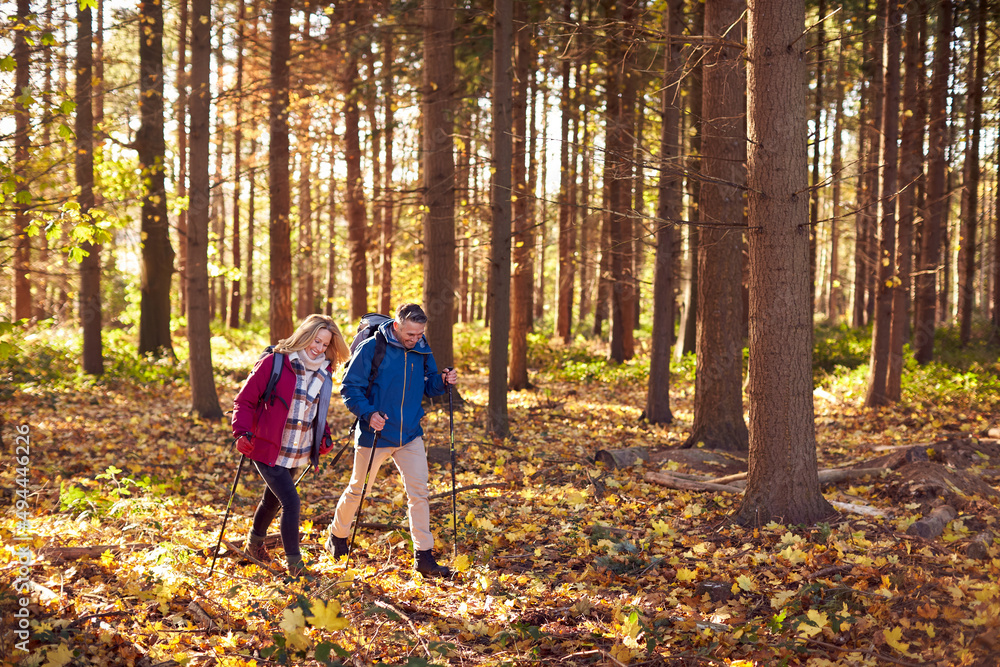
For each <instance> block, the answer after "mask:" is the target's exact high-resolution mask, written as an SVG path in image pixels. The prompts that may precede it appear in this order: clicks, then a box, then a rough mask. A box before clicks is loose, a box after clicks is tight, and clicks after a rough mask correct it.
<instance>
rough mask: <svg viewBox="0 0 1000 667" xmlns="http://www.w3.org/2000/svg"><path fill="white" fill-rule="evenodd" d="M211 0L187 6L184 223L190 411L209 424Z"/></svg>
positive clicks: (213, 410) (212, 394)
mask: <svg viewBox="0 0 1000 667" xmlns="http://www.w3.org/2000/svg"><path fill="white" fill-rule="evenodd" d="M211 5H212V3H211V0H192V3H191V10H192V11H191V14H192V20H191V207H190V216H189V219H188V222H189V227H188V237H187V242H188V312H187V316H188V370H189V373H190V377H191V407H192V410H194V412H196V413H198V414H199V415H200V416H202V417H204V418H209V419H219V418H221V417H222V409H221V408H220V407H219V397H218V394H217V393H216V391H215V377H214V376H213V374H212V346H211V344H210V341H211V338H212V331H211V327H210V317H211V316H210V314H209V302H208V224H209V191H208V190H209V179H208V162H209V145H208V144H209V116H210V110H211V101H212V96H211V92H210V90H211V89H210V87H209V66H210V65H209V63H210V62H211V59H210V55H211V48H212V46H211V40H212V36H211V23H212V22H211V20H210V18H211V15H212V12H211V9H212V6H211Z"/></svg>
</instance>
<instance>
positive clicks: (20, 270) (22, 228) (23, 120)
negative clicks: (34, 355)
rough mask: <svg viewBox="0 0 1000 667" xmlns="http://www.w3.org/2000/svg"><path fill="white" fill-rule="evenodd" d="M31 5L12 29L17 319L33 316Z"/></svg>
mask: <svg viewBox="0 0 1000 667" xmlns="http://www.w3.org/2000/svg"><path fill="white" fill-rule="evenodd" d="M30 18H31V5H30V3H29V2H28V0H17V18H16V22H17V25H18V26H20V28H21V29H20V30H14V31H12V32H13V33H14V34H13V38H14V68H15V73H14V78H15V84H16V85H15V89H14V128H15V129H14V165H13V166H14V170H13V171H14V178H15V180H16V183H17V185H16V187H15V191H14V237H15V239H16V240H15V245H14V319H15V320H21V319H29V318H30V317H31V314H32V303H31V278H30V276H31V238H30V237H29V236H28V225H29V223H30V222H31V218H30V214H29V211H30V209H31V192H30V191H29V189H28V184H29V183H31V182H32V178H31V177H30V176H29V174H28V156H29V154H30V151H31V135H30V134H29V129H28V128H29V124H30V120H31V112H30V111H29V110H28V108H29V107H28V102H26V101H25V100H26V98H28V97H29V96H30V94H31V87H30V79H29V74H30V67H31V53H30V51H29V49H28V26H29V24H30Z"/></svg>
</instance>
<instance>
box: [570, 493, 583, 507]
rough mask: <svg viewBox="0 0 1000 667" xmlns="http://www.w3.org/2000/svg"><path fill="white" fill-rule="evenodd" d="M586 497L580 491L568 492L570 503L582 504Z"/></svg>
mask: <svg viewBox="0 0 1000 667" xmlns="http://www.w3.org/2000/svg"><path fill="white" fill-rule="evenodd" d="M585 501H586V499H585V498H584V496H583V494H582V493H580V492H579V491H570V492H569V493H567V494H566V502H567V503H569V504H570V505H582V504H583V503H584V502H585Z"/></svg>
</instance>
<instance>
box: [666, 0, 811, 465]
mask: <svg viewBox="0 0 1000 667" xmlns="http://www.w3.org/2000/svg"><path fill="white" fill-rule="evenodd" d="M745 6H746V5H745V3H743V2H741V1H740V0H708V2H706V4H705V35H706V37H709V38H717V39H719V40H720V42H718V43H716V44H713V45H712V46H710V47H708V48H709V51H708V53H707V55H706V57H705V60H704V65H703V66H704V84H703V86H704V95H703V100H704V101H703V108H702V113H703V117H704V120H703V124H702V160H701V162H702V173H703V174H704V175H705V177H706V180H705V181H703V182H702V184H701V201H700V205H699V209H700V211H699V215H700V219H701V224H702V225H703V226H702V228H701V234H700V236H701V239H700V240H701V243H700V246H699V248H698V334H697V354H696V358H697V371H696V376H695V405H694V423H693V425H692V432H691V435H690V436H689V438H688V440H687V442H686V443H685V444H686V446H688V447H693V446H696V445H698V443H704V445H705V446H706V447H709V448H712V449H725V450H730V451H746V450H747V447H748V438H749V436H748V433H747V427H746V423H745V422H744V421H743V393H742V377H743V340H742V335H741V331H742V328H743V327H742V324H743V322H744V318H743V295H742V291H741V287H742V286H741V284H740V283H741V281H740V280H739V279H737V276H742V275H743V230H744V229H745V221H744V209H743V189H742V186H743V185H745V183H746V172H745V170H744V167H743V162H744V160H743V156H744V155H745V154H746V134H745V132H744V129H743V118H744V114H745V111H746V98H745V96H744V92H743V91H745V89H746V85H745V76H746V75H745V71H744V69H743V63H742V55H741V53H740V49H739V48H737V47H735V46H731V45H732V44H739V43H742V42H743V39H744V35H743V26H744V23H743V21H742V15H743V13H744V8H745ZM802 136H805V134H804V133H803V135H802ZM708 179H710V180H708Z"/></svg>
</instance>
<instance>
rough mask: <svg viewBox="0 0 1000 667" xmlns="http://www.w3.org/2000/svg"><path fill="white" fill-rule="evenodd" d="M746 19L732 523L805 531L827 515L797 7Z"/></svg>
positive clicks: (773, 4)
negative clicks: (744, 384)
mask: <svg viewBox="0 0 1000 667" xmlns="http://www.w3.org/2000/svg"><path fill="white" fill-rule="evenodd" d="M748 17H749V18H748V30H747V45H748V49H749V53H748V56H749V57H748V62H749V66H748V69H749V71H748V76H747V110H748V114H747V132H748V135H749V137H748V138H749V141H748V145H749V150H748V156H747V174H748V185H749V196H748V204H749V229H750V233H749V251H750V260H749V261H750V369H749V383H748V396H749V402H750V425H751V428H750V456H749V468H748V476H747V488H746V491H745V493H744V495H743V500H742V502H741V503H740V506H739V507H738V509H737V510H736V518H737V520H739V521H740V522H741V523H743V524H745V525H753V526H759V525H763V524H766V523H767V522H769V521H771V520H775V519H776V520H778V521H780V522H782V523H795V524H799V523H802V524H812V523H815V522H816V521H819V520H821V519H824V518H826V517H828V516H830V515H831V514H833V513H834V510H833V508H832V507H831V506H830V504H829V503H827V502H826V500H825V499H824V498H823V494H822V493H821V491H820V485H819V479H818V476H817V473H816V437H815V430H814V429H815V427H814V421H813V402H812V401H813V397H812V296H811V294H810V283H809V271H810V269H809V231H808V228H807V225H805V224H804V223H806V222H807V221H808V216H809V211H808V206H809V201H808V198H807V197H804V196H803V195H802V193H803V192H804V191H805V190H806V187H807V185H808V178H807V166H808V163H807V150H806V142H805V138H806V136H807V128H806V108H805V106H806V105H805V100H806V95H805V92H806V91H805V90H803V82H804V81H805V80H806V78H805V72H804V67H805V65H804V63H805V62H806V59H805V54H804V53H802V50H803V49H804V48H805V45H804V44H803V43H802V40H801V39H800V37H801V35H802V34H803V32H804V31H805V2H804V0H751V1H750V3H749V14H748ZM706 22H707V21H706ZM800 45H801V46H800Z"/></svg>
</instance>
